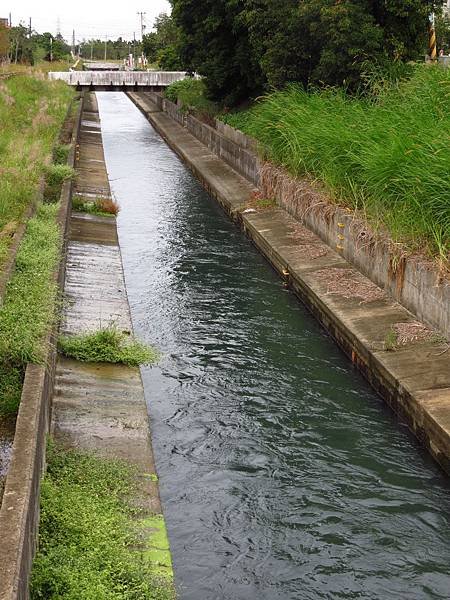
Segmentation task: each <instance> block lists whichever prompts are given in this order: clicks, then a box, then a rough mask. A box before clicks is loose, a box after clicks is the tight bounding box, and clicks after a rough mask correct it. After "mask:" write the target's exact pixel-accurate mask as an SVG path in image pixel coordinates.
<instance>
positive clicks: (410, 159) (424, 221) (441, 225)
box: [221, 65, 450, 266]
mask: <svg viewBox="0 0 450 600" xmlns="http://www.w3.org/2000/svg"><path fill="white" fill-rule="evenodd" d="M412 70H413V75H412V76H411V77H410V78H409V79H405V80H403V81H401V82H400V83H398V82H397V83H395V84H391V85H385V86H382V88H381V89H380V90H378V92H377V94H376V95H372V96H370V97H367V96H363V97H359V98H355V97H350V96H348V95H346V94H345V92H343V91H339V90H333V89H331V90H330V89H329V90H322V91H315V90H310V91H305V90H304V89H302V88H300V87H298V86H295V85H292V86H290V87H288V88H287V89H285V90H283V91H280V92H275V93H273V94H269V95H268V96H266V97H265V98H264V99H263V100H262V101H260V102H258V103H257V104H256V105H254V106H253V108H251V109H250V110H247V111H243V112H238V113H234V114H231V113H229V114H227V115H224V116H223V117H221V118H222V120H223V121H225V122H226V123H228V124H230V125H232V126H234V127H237V128H238V129H241V130H242V131H244V132H245V133H247V134H249V135H251V136H253V137H254V138H256V139H257V140H259V141H260V142H261V145H262V147H263V149H264V152H265V155H266V157H267V158H269V159H270V160H272V161H273V162H275V163H276V164H279V165H282V166H283V167H285V168H287V169H288V170H289V171H290V172H291V173H292V174H294V175H297V176H308V177H311V178H313V179H318V180H320V181H321V182H323V183H324V184H325V186H326V188H327V189H328V190H329V192H330V193H331V195H332V196H333V197H334V198H335V199H336V201H337V202H339V203H342V204H344V205H346V206H349V207H351V208H352V209H354V208H356V209H361V210H362V211H364V213H365V214H366V215H367V216H368V218H369V220H371V222H372V223H373V224H375V225H379V224H381V225H382V226H383V227H387V228H388V230H389V232H390V234H391V235H392V236H393V238H394V239H395V240H396V241H399V242H404V243H407V244H408V245H409V246H410V248H412V249H413V250H421V249H426V250H428V251H430V252H431V253H433V254H435V255H436V256H437V257H439V258H440V259H441V260H442V261H443V262H444V263H446V264H447V266H448V259H449V251H450V153H449V151H448V136H449V133H450V113H449V110H448V89H449V84H450V70H449V69H445V68H442V67H440V66H428V65H426V66H425V65H417V66H416V67H414V68H413V69H412Z"/></svg>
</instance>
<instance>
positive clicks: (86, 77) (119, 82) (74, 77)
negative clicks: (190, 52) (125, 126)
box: [48, 71, 198, 87]
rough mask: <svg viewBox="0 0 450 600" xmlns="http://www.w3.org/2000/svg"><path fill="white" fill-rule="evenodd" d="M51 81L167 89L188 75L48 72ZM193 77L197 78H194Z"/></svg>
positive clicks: (172, 72)
mask: <svg viewBox="0 0 450 600" xmlns="http://www.w3.org/2000/svg"><path fill="white" fill-rule="evenodd" d="M48 75H49V78H50V79H52V80H55V79H59V80H61V81H65V82H66V83H67V84H69V85H74V86H93V87H96V86H102V87H105V86H158V87H167V86H168V85H170V84H171V83H174V82H175V81H180V80H181V79H185V78H186V77H189V76H190V75H189V74H188V73H186V72H185V71H72V72H70V71H50V73H49V74H48ZM194 77H198V75H197V76H194Z"/></svg>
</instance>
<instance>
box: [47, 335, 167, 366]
mask: <svg viewBox="0 0 450 600" xmlns="http://www.w3.org/2000/svg"><path fill="white" fill-rule="evenodd" d="M58 349H59V351H60V352H61V353H62V354H64V355H65V356H68V357H71V358H75V359H76V360H81V361H83V362H107V363H121V364H124V365H128V366H139V365H142V364H148V363H153V362H155V361H156V360H157V358H158V353H157V352H156V351H155V350H153V349H152V348H149V347H148V346H146V345H144V344H141V343H140V342H137V341H134V340H133V339H130V337H129V336H128V335H127V334H125V333H122V332H121V331H119V330H118V329H117V328H116V327H114V326H109V327H106V328H103V329H99V330H98V331H94V332H92V333H85V334H82V335H74V336H62V337H60V339H59V341H58Z"/></svg>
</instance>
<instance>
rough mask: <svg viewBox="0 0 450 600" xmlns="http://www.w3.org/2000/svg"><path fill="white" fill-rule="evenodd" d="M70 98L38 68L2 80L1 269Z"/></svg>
mask: <svg viewBox="0 0 450 600" xmlns="http://www.w3.org/2000/svg"><path fill="white" fill-rule="evenodd" d="M72 95H73V91H72V90H71V89H70V88H69V87H68V86H66V85H64V84H63V83H61V82H50V81H47V80H46V79H45V76H44V74H43V72H42V71H40V70H30V69H28V70H27V71H26V72H24V73H23V74H20V75H18V76H14V77H11V78H9V79H6V80H2V81H0V123H1V127H0V269H1V268H2V265H3V264H4V262H5V260H6V257H7V252H8V248H9V245H10V243H11V239H12V236H13V234H14V232H15V231H16V229H17V227H18V225H19V223H20V221H21V219H22V217H23V215H24V212H25V210H26V208H27V207H28V205H29V204H30V202H32V199H33V197H34V195H35V194H36V192H37V189H38V186H39V181H40V178H41V177H42V176H43V175H44V173H45V165H46V162H48V161H49V159H50V156H51V152H52V147H53V145H54V144H55V142H56V140H57V137H58V133H59V131H60V129H61V125H62V123H63V120H64V117H65V114H66V112H67V106H68V102H69V100H70V98H71V97H72Z"/></svg>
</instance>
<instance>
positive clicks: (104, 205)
mask: <svg viewBox="0 0 450 600" xmlns="http://www.w3.org/2000/svg"><path fill="white" fill-rule="evenodd" d="M72 208H73V210H76V211H78V212H85V213H89V214H91V215H99V216H105V217H112V216H115V215H117V214H118V213H119V210H120V207H119V205H118V203H117V202H116V201H115V200H113V199H112V198H95V199H93V200H91V199H89V198H82V197H80V196H77V197H74V198H73V199H72Z"/></svg>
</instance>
